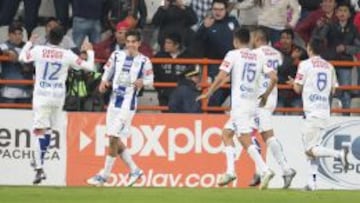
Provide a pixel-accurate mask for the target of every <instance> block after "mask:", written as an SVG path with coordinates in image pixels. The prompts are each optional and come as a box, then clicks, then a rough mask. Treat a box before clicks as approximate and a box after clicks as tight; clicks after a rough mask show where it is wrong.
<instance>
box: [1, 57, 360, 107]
mask: <svg viewBox="0 0 360 203" xmlns="http://www.w3.org/2000/svg"><path fill="white" fill-rule="evenodd" d="M6 60H9V58H8V57H7V56H4V55H2V56H0V62H1V61H6ZM151 61H152V63H153V64H193V65H200V66H201V67H202V71H201V72H202V75H201V87H203V90H202V91H203V92H206V91H207V88H208V87H209V86H210V83H209V82H208V69H209V67H208V65H210V64H220V63H221V60H213V59H206V58H205V59H170V58H152V59H151ZM97 62H98V63H104V62H105V61H104V60H97ZM330 62H331V63H332V64H333V65H334V66H335V67H336V66H341V67H348V68H353V67H357V68H360V62H358V61H330ZM2 84H12V85H16V84H17V85H31V84H33V81H32V80H0V85H2ZM153 86H154V87H176V83H174V82H156V83H154V85H153ZM222 88H229V85H223V86H222ZM278 88H279V89H292V88H291V86H290V85H283V84H279V85H278ZM338 89H339V90H349V91H351V90H358V91H360V86H359V85H344V86H339V87H338ZM0 108H31V104H15V103H6V104H5V103H0ZM201 108H202V110H203V111H204V112H208V111H226V110H228V109H229V107H213V106H211V107H210V106H208V100H202V103H201ZM138 109H139V110H150V111H151V110H154V111H159V110H167V109H168V107H167V106H151V105H139V107H138ZM275 111H277V112H283V113H291V112H301V111H302V108H287V107H280V108H276V110H275ZM331 111H332V113H360V108H349V109H344V108H333V109H331Z"/></svg>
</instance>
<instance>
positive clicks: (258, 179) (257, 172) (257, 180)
mask: <svg viewBox="0 0 360 203" xmlns="http://www.w3.org/2000/svg"><path fill="white" fill-rule="evenodd" d="M257 132H258V131H257V130H256V129H254V130H253V132H252V133H251V140H252V142H253V144H254V145H255V146H256V148H257V150H258V152H259V154H261V146H260V143H259V141H258V140H257V138H256V134H257ZM260 183H261V171H260V169H259V167H258V166H257V165H256V164H255V173H254V175H253V178H252V179H251V181H250V183H249V186H250V187H255V186H258V185H259V184H260Z"/></svg>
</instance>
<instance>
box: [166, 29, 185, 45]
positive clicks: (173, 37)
mask: <svg viewBox="0 0 360 203" xmlns="http://www.w3.org/2000/svg"><path fill="white" fill-rule="evenodd" d="M165 39H169V40H171V41H173V42H174V43H175V44H179V45H181V44H182V39H181V35H179V34H178V33H175V32H173V33H169V34H167V35H165Z"/></svg>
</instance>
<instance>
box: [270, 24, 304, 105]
mask: <svg viewBox="0 0 360 203" xmlns="http://www.w3.org/2000/svg"><path fill="white" fill-rule="evenodd" d="M279 42H280V43H279V44H278V46H277V47H276V48H277V49H278V50H279V51H280V52H281V53H282V55H283V64H282V65H281V66H280V67H279V68H278V78H279V81H278V83H279V84H286V83H287V81H288V80H289V76H290V77H292V78H295V75H296V72H297V65H298V63H299V62H300V61H301V60H304V59H306V58H307V56H306V51H305V49H304V48H302V47H301V46H299V45H295V42H294V32H293V30H292V29H285V30H283V31H282V32H281V35H280V41H279ZM301 106H302V101H301V96H300V95H298V94H296V93H295V92H294V91H293V90H281V89H280V90H279V93H278V107H301Z"/></svg>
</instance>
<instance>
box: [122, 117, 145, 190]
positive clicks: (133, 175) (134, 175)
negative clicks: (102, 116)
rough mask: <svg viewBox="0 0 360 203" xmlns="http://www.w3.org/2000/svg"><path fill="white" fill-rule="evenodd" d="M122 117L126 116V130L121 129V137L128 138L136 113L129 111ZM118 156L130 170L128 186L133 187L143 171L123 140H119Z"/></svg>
mask: <svg viewBox="0 0 360 203" xmlns="http://www.w3.org/2000/svg"><path fill="white" fill-rule="evenodd" d="M122 115H123V116H125V117H124V118H123V120H124V121H125V126H124V128H122V129H121V131H120V135H121V136H127V135H128V134H129V133H130V128H131V122H132V119H133V117H134V115H135V112H134V111H128V112H124V113H122ZM118 154H119V156H120V158H121V159H122V160H123V162H124V163H125V165H126V166H127V167H128V168H129V170H130V175H129V180H128V183H127V186H128V187H131V186H132V185H134V184H135V182H136V181H137V180H138V179H139V178H140V177H141V176H142V175H143V171H142V170H141V169H140V168H139V167H138V166H137V165H136V163H135V162H134V160H133V159H132V156H131V154H130V153H129V151H128V150H127V148H126V146H125V144H124V143H123V142H122V141H121V139H119V141H118Z"/></svg>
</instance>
